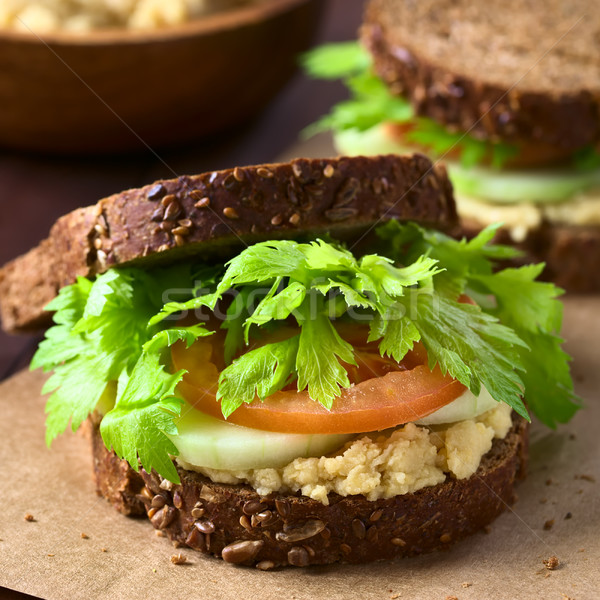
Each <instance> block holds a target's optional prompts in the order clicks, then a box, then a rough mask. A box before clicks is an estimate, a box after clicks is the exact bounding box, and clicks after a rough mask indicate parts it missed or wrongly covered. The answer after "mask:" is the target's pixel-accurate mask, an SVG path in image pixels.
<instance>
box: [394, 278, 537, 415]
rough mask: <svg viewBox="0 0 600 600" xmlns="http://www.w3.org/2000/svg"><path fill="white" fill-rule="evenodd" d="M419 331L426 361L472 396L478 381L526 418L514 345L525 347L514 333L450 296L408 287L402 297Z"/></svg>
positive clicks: (479, 310) (493, 396)
mask: <svg viewBox="0 0 600 600" xmlns="http://www.w3.org/2000/svg"><path fill="white" fill-rule="evenodd" d="M400 302H402V303H403V304H404V306H405V307H406V309H407V311H408V313H407V314H408V316H409V317H410V319H411V320H412V321H413V323H414V325H415V327H416V328H417V330H418V331H419V333H420V334H421V341H422V342H423V344H424V345H425V348H426V349H427V353H428V355H429V366H430V367H431V368H433V366H434V365H435V364H436V363H438V364H439V365H440V367H441V369H442V372H444V373H445V372H449V373H450V375H451V376H452V377H454V378H455V379H458V380H459V381H460V382H461V383H462V384H464V385H466V386H467V387H468V388H469V389H470V390H471V391H472V392H473V394H474V395H475V396H477V395H479V393H480V391H481V385H482V384H483V385H484V386H485V388H486V389H487V390H488V392H489V393H490V394H491V396H492V398H494V400H497V401H501V402H505V403H506V404H508V405H509V406H511V407H512V408H513V409H514V410H515V411H517V413H519V414H520V415H522V416H523V417H525V418H529V417H528V415H527V409H526V408H525V405H524V404H523V401H522V399H521V394H522V392H523V381H522V379H521V378H520V377H519V375H517V371H523V369H524V367H523V364H522V362H521V360H520V355H519V352H518V347H527V345H526V344H525V342H524V341H523V340H521V338H519V337H518V336H517V335H516V334H515V332H514V331H513V330H512V329H510V328H508V327H506V326H504V325H502V324H500V323H499V322H498V320H497V319H496V318H495V317H493V316H492V315H489V314H486V313H485V312H483V311H482V310H481V309H480V308H479V307H477V306H473V305H471V304H464V303H459V302H455V301H454V300H450V299H448V298H446V297H444V296H442V295H440V294H437V293H436V292H435V291H434V290H416V291H413V290H411V292H410V294H409V295H407V296H405V297H403V298H401V299H400Z"/></svg>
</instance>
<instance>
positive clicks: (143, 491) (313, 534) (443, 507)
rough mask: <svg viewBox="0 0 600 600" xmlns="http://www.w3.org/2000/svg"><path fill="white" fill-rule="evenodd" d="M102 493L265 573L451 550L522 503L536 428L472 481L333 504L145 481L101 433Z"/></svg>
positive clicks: (187, 477) (191, 477)
mask: <svg viewBox="0 0 600 600" xmlns="http://www.w3.org/2000/svg"><path fill="white" fill-rule="evenodd" d="M92 437H93V452H94V469H95V473H96V482H97V489H98V493H99V494H100V495H101V496H104V497H105V498H106V499H107V500H108V501H109V502H111V503H112V504H113V505H114V506H115V508H116V509H117V510H119V511H120V512H122V513H124V514H128V515H143V514H147V516H148V517H149V518H150V521H151V522H152V525H153V526H154V527H155V528H156V529H158V530H161V531H163V532H164V533H165V534H166V535H167V536H168V537H169V538H170V539H171V540H173V541H175V542H178V543H180V544H183V545H186V546H189V547H190V548H193V549H195V550H199V551H200V552H204V553H208V554H213V555H215V556H221V557H222V558H223V559H224V560H226V561H227V562H232V563H239V564H245V565H254V566H256V567H258V568H259V569H269V568H274V567H277V566H284V565H293V566H308V565H318V564H329V563H334V562H349V563H360V562H369V561H373V560H380V559H390V558H393V557H402V556H411V555H415V554H422V553H425V552H431V551H434V550H439V549H443V548H447V547H448V546H450V545H451V544H452V543H454V542H456V541H458V540H460V539H462V538H464V537H466V536H468V535H470V534H473V533H475V532H476V531H479V530H481V529H483V528H484V527H486V526H487V525H488V524H489V523H491V522H492V521H493V520H494V519H495V518H496V517H497V516H498V515H499V514H500V513H502V512H503V511H504V510H505V509H506V508H507V506H509V505H510V504H512V503H513V501H514V499H515V496H514V487H515V483H516V482H517V481H518V479H520V478H521V477H523V476H524V472H525V466H526V462H527V440H528V425H527V423H526V422H525V421H524V420H523V419H522V418H521V417H515V418H514V420H513V427H512V429H511V430H510V431H509V433H508V435H507V436H506V437H505V438H504V439H502V440H499V439H497V440H494V442H493V446H492V449H491V450H490V451H489V452H488V453H487V454H486V455H485V456H484V457H483V458H482V461H481V464H480V466H479V468H478V470H477V471H476V473H475V474H474V475H473V476H471V477H470V478H468V479H461V480H456V479H448V480H447V481H445V482H444V483H441V484H438V485H436V486H432V487H427V488H423V489H421V490H419V491H417V492H415V493H411V494H404V495H401V496H395V497H393V498H389V499H381V500H376V501H369V500H367V499H366V498H365V497H364V496H347V497H342V496H339V495H337V494H334V493H332V494H330V495H329V505H324V504H322V503H320V502H318V501H316V500H313V499H311V498H308V497H306V496H301V495H300V494H299V493H298V494H296V495H283V494H278V493H272V494H270V495H268V496H259V495H258V494H257V492H256V491H254V490H253V489H252V488H251V487H249V486H247V485H227V484H219V483H213V482H212V481H211V480H210V479H208V478H206V477H204V476H202V475H200V474H198V473H196V472H192V471H186V470H184V469H181V468H179V467H178V472H179V476H180V478H181V484H180V485H175V484H172V483H170V482H169V481H167V480H162V479H161V478H160V477H159V476H158V475H157V474H156V473H155V472H152V473H147V472H146V471H144V470H143V469H142V470H141V472H140V473H136V472H135V471H134V470H133V469H131V467H129V465H128V464H127V462H126V461H123V460H120V459H119V458H118V457H117V456H116V455H115V454H114V453H113V452H111V451H109V450H107V449H106V447H105V446H104V443H103V442H102V439H101V436H100V433H99V431H98V426H97V424H96V426H95V427H94V429H93V434H92Z"/></svg>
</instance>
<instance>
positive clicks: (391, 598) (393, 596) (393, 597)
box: [390, 594, 400, 600]
mask: <svg viewBox="0 0 600 600" xmlns="http://www.w3.org/2000/svg"><path fill="white" fill-rule="evenodd" d="M396 598H400V594H392V595H391V596H390V600H396Z"/></svg>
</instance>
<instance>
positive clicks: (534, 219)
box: [455, 188, 600, 242]
mask: <svg viewBox="0 0 600 600" xmlns="http://www.w3.org/2000/svg"><path fill="white" fill-rule="evenodd" d="M455 198H456V208H457V210H458V214H459V216H460V217H461V219H467V220H469V219H473V220H474V221H477V222H478V223H481V224H482V225H491V224H492V223H503V224H504V226H505V227H506V228H507V229H508V230H509V232H510V235H511V237H512V239H513V241H515V242H522V241H523V240H524V239H525V238H526V237H527V234H528V232H529V231H531V230H532V229H537V228H538V227H540V226H541V224H542V222H544V221H545V222H548V223H553V224H563V225H600V189H599V188H592V189H589V190H586V191H585V192H580V193H579V194H578V195H577V196H576V197H574V198H573V199H572V200H569V201H567V202H560V203H548V204H543V203H540V204H534V203H532V202H521V203H519V204H494V203H492V202H488V201H486V200H478V199H476V198H471V197H469V196H465V195H464V194H460V193H455Z"/></svg>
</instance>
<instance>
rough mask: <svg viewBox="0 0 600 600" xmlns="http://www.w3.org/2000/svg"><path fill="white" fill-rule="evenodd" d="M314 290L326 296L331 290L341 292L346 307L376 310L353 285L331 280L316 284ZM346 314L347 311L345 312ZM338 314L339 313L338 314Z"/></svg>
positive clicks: (372, 303) (373, 304)
mask: <svg viewBox="0 0 600 600" xmlns="http://www.w3.org/2000/svg"><path fill="white" fill-rule="evenodd" d="M312 289H313V290H317V291H318V292H321V294H323V295H324V296H325V295H326V294H327V293H328V292H330V291H331V290H339V291H340V293H341V294H342V296H343V298H344V302H345V305H346V307H350V306H358V307H361V308H373V309H374V308H375V307H376V305H375V303H374V302H372V301H371V300H370V299H369V298H367V296H365V295H363V294H361V293H360V292H359V291H357V290H355V289H354V288H353V287H352V286H351V285H349V284H347V283H344V282H343V281H340V280H335V281H334V280H333V279H329V280H328V281H326V282H323V283H315V284H314V285H313V286H312ZM344 312H345V311H344ZM336 314H337V313H336Z"/></svg>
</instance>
